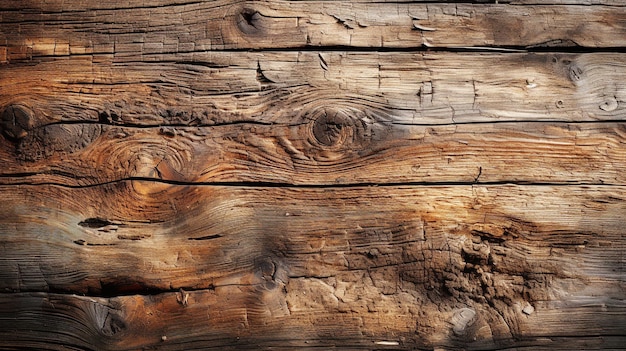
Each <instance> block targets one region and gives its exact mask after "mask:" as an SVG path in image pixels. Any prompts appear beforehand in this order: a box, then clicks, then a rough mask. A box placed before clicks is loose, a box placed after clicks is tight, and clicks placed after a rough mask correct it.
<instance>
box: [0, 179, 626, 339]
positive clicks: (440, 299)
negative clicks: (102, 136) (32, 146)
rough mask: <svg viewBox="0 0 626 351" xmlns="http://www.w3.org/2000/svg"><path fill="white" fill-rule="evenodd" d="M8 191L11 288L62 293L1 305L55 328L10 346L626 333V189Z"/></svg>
mask: <svg viewBox="0 0 626 351" xmlns="http://www.w3.org/2000/svg"><path fill="white" fill-rule="evenodd" d="M2 193H3V194H4V196H5V200H6V201H8V202H10V203H20V204H21V205H20V206H15V207H13V213H11V215H10V216H9V217H7V218H5V219H3V220H2V222H1V224H2V225H1V226H0V228H3V229H2V232H1V234H0V235H2V236H3V237H11V240H7V241H5V242H4V243H3V248H4V250H5V255H4V257H3V258H2V259H0V271H1V272H3V276H2V280H1V282H2V286H1V287H0V288H1V289H3V290H5V291H21V292H27V291H50V292H53V293H52V294H41V293H39V294H24V293H22V294H17V295H11V299H15V300H14V301H16V302H17V303H10V302H9V301H8V300H5V301H3V302H2V303H3V305H2V308H1V309H0V311H2V312H3V313H5V314H6V315H14V314H18V315H19V313H24V314H28V313H32V312H29V309H30V308H40V309H41V311H42V312H40V313H42V315H41V317H42V318H43V319H42V320H40V321H29V320H24V321H20V319H18V322H17V324H16V321H15V320H7V321H6V322H4V324H3V325H2V324H0V326H2V328H0V330H2V332H1V334H0V335H1V336H2V339H3V340H12V339H13V338H15V340H16V341H14V342H18V341H19V340H23V338H25V337H26V336H27V334H17V335H14V333H13V332H12V328H17V329H18V330H22V329H23V330H31V329H41V328H43V327H44V326H45V325H46V324H47V323H53V325H54V326H55V329H54V330H57V331H62V330H65V331H68V333H64V334H63V335H61V336H55V334H54V331H53V333H46V334H44V336H45V337H48V338H56V337H59V338H60V339H59V341H62V342H63V343H64V344H68V345H76V346H79V347H85V345H102V346H101V347H99V348H106V349H124V348H134V347H139V346H160V347H161V348H163V349H175V348H180V347H184V348H186V349H188V348H191V346H192V345H203V343H205V344H204V345H209V346H216V345H222V344H223V343H224V344H225V345H229V344H231V343H234V344H235V345H238V346H251V347H252V345H257V344H260V345H262V346H270V345H275V346H280V345H281V344H282V345H283V346H290V347H295V346H307V344H306V343H307V342H312V343H313V345H309V346H324V347H330V346H333V345H348V346H350V345H352V344H353V343H354V344H355V346H356V345H361V346H362V347H364V348H371V347H374V346H375V343H376V342H377V341H391V342H396V343H398V345H396V346H401V347H407V348H412V347H413V346H415V345H421V346H422V347H433V346H438V347H459V346H463V345H464V346H465V347H472V348H477V347H478V348H480V347H489V348H491V347H497V346H499V347H504V346H511V345H518V344H517V343H515V342H514V340H520V341H521V343H520V344H519V346H524V345H528V346H530V345H543V344H545V345H547V346H549V345H551V343H552V341H549V340H543V336H548V337H555V336H556V337H559V338H563V339H564V341H563V342H564V344H562V345H579V344H577V342H580V341H585V342H588V340H587V339H586V338H583V339H580V340H578V341H575V340H568V338H576V337H577V336H578V335H579V334H581V333H584V334H587V335H590V336H594V337H593V338H591V339H594V338H595V337H597V336H602V337H606V340H604V341H602V342H605V343H606V344H604V345H613V344H614V342H615V340H614V339H616V338H617V339H618V337H617V336H618V335H620V334H621V333H623V331H624V329H625V328H626V321H625V320H624V318H623V313H625V312H626V304H624V302H623V299H622V297H623V290H622V289H623V280H622V279H623V276H624V265H623V264H624V261H623V252H624V249H626V248H625V247H624V242H623V240H622V235H623V234H622V230H623V229H622V227H623V223H622V218H621V215H622V214H623V213H625V211H626V202H625V201H624V200H625V199H626V187H621V186H620V187H617V186H584V187H581V186H513V185H501V186H478V185H474V186H470V185H466V186H438V187H435V186H423V187H414V186H413V187H406V186H405V187H402V186H398V187H396V186H394V187H349V188H340V189H336V188H326V189H299V188H275V187H270V188H259V187H251V188H241V187H215V186H210V187H207V186H194V187H189V186H180V185H167V184H159V183H155V182H143V181H132V182H121V183H114V184H110V185H106V186H97V187H89V188H80V189H67V188H63V187H58V186H24V187H19V188H18V187H15V186H5V187H3V188H2ZM60 201H61V202H60ZM85 203H90V206H89V207H85ZM15 232H17V233H20V234H21V235H20V236H19V237H18V236H11V233H15ZM43 262H45V264H44V263H43ZM77 262H80V265H77V264H76V263H77ZM104 262H106V264H105V265H103V263H104ZM61 267H64V268H63V269H60V268H61ZM61 292H73V293H77V294H81V295H83V294H87V295H95V296H105V297H110V298H104V299H101V298H91V297H80V296H76V295H59V293H61ZM162 292H169V293H162ZM138 293H140V294H147V293H148V294H154V296H146V295H136V294H138ZM118 295H128V296H126V297H116V296H118ZM4 296H6V294H5V295H4ZM598 296H601V298H600V299H598ZM0 301H1V300H0ZM565 319H571V320H576V322H573V323H571V324H567V325H564V324H562V323H563V320H565ZM580 319H582V320H583V321H582V322H579V321H578V320H580ZM338 325H341V326H342V328H339V329H337V326H338ZM381 326H384V327H383V328H381ZM299 331H300V332H299ZM162 335H165V336H167V340H166V342H163V341H162V340H161V336H162ZM38 337H39V336H38ZM29 340H30V339H29ZM35 340H36V339H35ZM35 340H32V341H33V342H35ZM559 342H560V341H559ZM598 342H599V341H598ZM9 345H12V344H10V343H9ZM20 345H21V346H31V344H22V343H20ZM32 345H33V346H36V345H37V343H34V344H32ZM562 345H561V346H562ZM600 345H602V344H600Z"/></svg>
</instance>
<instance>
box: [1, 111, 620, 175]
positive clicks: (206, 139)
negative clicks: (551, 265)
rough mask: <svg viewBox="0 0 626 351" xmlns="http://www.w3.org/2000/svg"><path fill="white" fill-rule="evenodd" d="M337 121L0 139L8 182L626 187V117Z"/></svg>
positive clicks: (48, 132)
mask: <svg viewBox="0 0 626 351" xmlns="http://www.w3.org/2000/svg"><path fill="white" fill-rule="evenodd" d="M340 122H341V123H343V124H341V130H340V131H338V132H332V131H328V130H327V129H329V128H331V127H332V126H333V125H334V124H332V123H333V121H331V120H327V119H325V118H318V119H317V120H310V121H306V120H305V121H301V122H297V121H294V122H293V123H294V124H292V125H288V124H272V125H257V124H227V125H222V126H213V127H154V128H133V127H116V126H108V125H98V124H68V125H59V124H53V125H48V126H46V127H43V128H41V129H40V130H38V131H37V132H36V133H31V134H32V135H31V136H30V137H27V138H25V139H23V140H22V141H20V142H18V143H13V142H9V141H5V142H3V143H1V144H0V163H2V164H3V167H2V169H1V170H0V183H4V184H42V183H54V184H65V185H71V186H81V185H93V184H102V183H107V182H112V181H116V180H121V179H131V178H149V179H155V180H165V181H173V182H185V183H224V182H250V183H265V182H267V183H276V184H285V185H289V184H296V185H333V184H363V183H370V184H372V183H374V184H393V183H416V182H420V183H441V182H454V183H485V182H486V183H493V182H515V183H562V184H567V183H570V184H571V183H587V184H592V183H600V184H626V162H624V161H625V160H626V148H625V147H624V143H625V142H626V122H623V123H622V122H620V123H577V124H567V123H539V122H526V123H490V124H483V123H479V124H460V125H449V126H438V125H433V126H414V125H413V126H411V125H394V124H389V123H383V122H375V123H365V122H362V121H359V120H351V119H349V118H346V119H345V120H342V121H340ZM361 123H363V124H361ZM329 130H330V129H329Z"/></svg>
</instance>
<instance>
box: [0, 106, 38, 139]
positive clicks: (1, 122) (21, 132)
mask: <svg viewBox="0 0 626 351" xmlns="http://www.w3.org/2000/svg"><path fill="white" fill-rule="evenodd" d="M0 127H1V128H2V134H3V135H4V136H5V137H6V138H7V139H9V140H12V141H18V140H20V139H22V138H24V137H25V136H27V135H28V132H29V131H30V130H31V129H32V128H33V113H32V111H31V110H29V109H28V108H26V107H24V106H21V105H10V106H8V107H7V108H5V109H4V111H2V116H1V117H0Z"/></svg>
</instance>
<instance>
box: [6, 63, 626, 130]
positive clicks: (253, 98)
mask: <svg viewBox="0 0 626 351" xmlns="http://www.w3.org/2000/svg"><path fill="white" fill-rule="evenodd" d="M113 59H114V58H113V57H108V58H106V57H101V58H97V57H96V56H93V57H92V56H86V57H77V58H71V59H69V60H51V61H45V62H41V63H39V64H37V65H34V66H30V65H8V66H5V67H3V69H0V80H1V81H2V82H3V83H4V84H3V85H2V86H0V106H2V107H3V108H4V109H6V108H7V107H8V106H12V105H20V106H23V107H26V108H27V109H29V110H31V111H32V117H31V118H30V120H29V122H28V123H29V128H34V127H37V126H42V125H46V124H50V123H57V122H61V121H91V122H101V123H105V124H119V125H123V124H127V125H128V124H131V125H159V126H161V125H166V124H176V125H210V124H220V123H229V122H237V121H254V122H262V123H279V124H280V123H297V122H300V121H301V120H302V119H304V118H306V117H307V116H308V115H311V114H315V111H317V110H319V109H320V108H322V107H324V106H326V105H327V104H329V102H332V104H330V105H332V106H336V108H338V109H341V110H343V111H344V113H347V114H349V115H355V116H353V118H354V117H356V116H358V115H359V114H362V115H366V116H369V118H370V119H373V120H375V121H391V122H393V123H404V124H451V123H468V122H493V121H537V120H542V121H598V120H623V119H624V117H625V116H626V113H625V111H626V83H625V82H626V58H625V57H624V55H622V54H616V53H596V54H558V53H530V54H528V53H526V54H487V53H364V52H342V51H338V52H262V53H248V52H245V53H244V52H237V53H228V52H217V53H202V54H189V55H165V56H163V55H157V56H154V57H153V59H154V60H156V61H155V62H139V61H132V60H131V61H128V62H117V63H116V62H112V61H110V60H113ZM137 59H138V60H141V58H139V57H137ZM143 59H144V60H148V59H149V58H147V57H145V56H144V57H143ZM107 60H109V61H107ZM27 129H28V128H27Z"/></svg>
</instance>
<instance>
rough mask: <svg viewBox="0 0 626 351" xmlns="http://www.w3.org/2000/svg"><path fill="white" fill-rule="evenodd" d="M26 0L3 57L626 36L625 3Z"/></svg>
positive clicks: (603, 41) (5, 17) (594, 41)
mask: <svg viewBox="0 0 626 351" xmlns="http://www.w3.org/2000/svg"><path fill="white" fill-rule="evenodd" d="M616 2H617V3H619V1H616ZM28 3H29V2H28V1H26V4H27V5H26V6H25V7H26V8H29V7H32V10H23V11H16V10H15V5H11V2H10V1H3V4H0V15H1V16H2V17H1V18H2V22H1V24H0V33H2V35H0V42H3V43H5V44H4V45H3V46H2V47H1V48H0V52H4V53H3V57H1V58H0V61H5V62H13V61H16V60H17V61H19V60H30V59H33V58H37V57H41V56H67V55H84V54H110V53H115V54H116V55H118V56H122V57H123V56H126V55H131V56H135V55H152V54H166V53H181V52H202V51H205V50H224V49H268V48H281V49H282V48H304V47H320V46H321V47H324V46H325V47H328V46H348V47H372V48H419V47H427V48H431V47H434V48H450V47H485V46H487V47H521V48H525V47H530V48H533V47H546V46H547V47H572V46H574V47H577V46H581V47H593V48H602V47H619V46H624V44H626V39H625V38H626V11H625V10H624V9H623V8H621V7H613V6H592V7H590V6H585V5H583V6H578V5H558V6H555V5H535V6H514V5H501V4H468V3H460V4H420V3H415V4H405V3H377V4H376V5H375V6H372V4H368V3H359V2H356V1H354V2H345V3H343V4H338V3H337V2H308V1H302V2H299V1H298V2H285V1H248V2H240V1H212V2H197V1H194V2H180V3H176V2H172V1H169V2H165V1H150V2H137V1H131V2H126V3H125V4H124V5H122V4H118V3H111V4H108V3H107V2H102V1H93V0H92V1H81V2H79V3H78V4H76V5H75V2H74V3H72V4H71V5H68V4H66V3H65V2H64V1H58V0H57V1H49V2H48V1H46V2H43V1H31V2H30V3H31V4H30V6H29V5H28ZM574 3H575V2H574ZM607 3H608V4H613V2H610V1H607ZM622 5H623V4H622ZM20 6H24V5H23V3H22V2H21V3H20Z"/></svg>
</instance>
